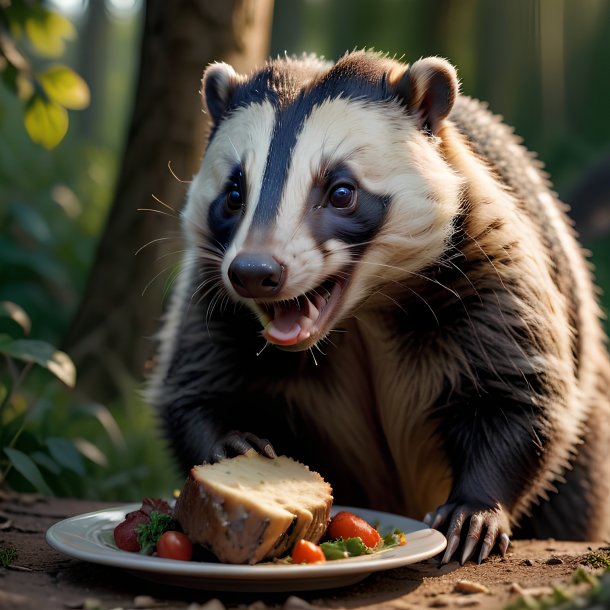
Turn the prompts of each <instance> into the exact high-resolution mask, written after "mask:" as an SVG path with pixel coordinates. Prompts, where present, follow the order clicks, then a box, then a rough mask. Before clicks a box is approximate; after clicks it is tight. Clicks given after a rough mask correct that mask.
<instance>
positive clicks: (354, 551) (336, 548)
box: [320, 529, 406, 561]
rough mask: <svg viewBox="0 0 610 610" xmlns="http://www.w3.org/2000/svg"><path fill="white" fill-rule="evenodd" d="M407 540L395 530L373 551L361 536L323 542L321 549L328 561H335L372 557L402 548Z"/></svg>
mask: <svg viewBox="0 0 610 610" xmlns="http://www.w3.org/2000/svg"><path fill="white" fill-rule="evenodd" d="M405 542H406V538H405V535H404V533H403V532H401V531H400V530H398V529H395V530H394V531H393V532H390V533H389V534H386V535H385V536H383V538H382V539H381V543H380V544H378V545H377V546H376V547H375V548H373V549H371V548H369V547H368V546H366V544H364V542H362V538H360V536H356V537H355V538H347V539H346V540H344V539H343V538H338V539H337V540H330V541H328V542H322V543H321V544H320V548H321V549H322V551H324V556H325V557H326V559H327V560H328V561H332V560H333V559H345V558H346V557H358V556H360V555H370V554H371V553H376V552H377V551H382V550H384V549H389V548H392V547H393V546H400V545H403V544H405Z"/></svg>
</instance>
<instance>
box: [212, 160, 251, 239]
mask: <svg viewBox="0 0 610 610" xmlns="http://www.w3.org/2000/svg"><path fill="white" fill-rule="evenodd" d="M245 205H246V181H245V176H244V171H243V169H242V168H241V166H236V167H235V168H234V169H233V171H232V172H231V174H230V176H229V177H228V179H227V182H226V183H225V185H224V188H223V190H222V191H221V192H220V193H219V194H218V196H217V197H216V198H215V199H214V201H212V203H211V205H210V208H209V211H208V227H209V228H210V232H211V234H212V237H213V238H214V240H215V241H216V243H217V244H218V245H219V246H221V247H222V248H223V250H224V249H226V248H227V247H228V246H229V244H230V243H231V240H232V239H233V236H234V235H235V231H236V230H237V227H238V226H239V221H240V220H241V218H242V217H243V213H244V210H245Z"/></svg>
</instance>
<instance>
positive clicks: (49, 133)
mask: <svg viewBox="0 0 610 610" xmlns="http://www.w3.org/2000/svg"><path fill="white" fill-rule="evenodd" d="M68 123H69V120H68V112H67V110H66V109H65V108H64V107H63V106H60V105H59V104H58V103H56V102H53V101H52V100H44V99H43V98H42V97H41V96H40V95H34V96H33V97H32V98H31V100H30V101H29V102H28V104H27V105H26V108H25V115H24V125H25V129H26V131H27V132H28V134H29V136H30V138H32V140H33V141H34V142H36V144H40V145H41V146H44V148H46V149H48V150H50V149H51V148H55V147H56V146H57V145H58V144H59V143H60V142H61V141H62V140H63V138H64V136H65V135H66V132H67V131H68Z"/></svg>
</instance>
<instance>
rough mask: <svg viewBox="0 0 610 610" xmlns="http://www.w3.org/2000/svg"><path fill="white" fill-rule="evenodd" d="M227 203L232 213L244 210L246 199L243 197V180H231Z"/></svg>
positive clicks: (228, 187)
mask: <svg viewBox="0 0 610 610" xmlns="http://www.w3.org/2000/svg"><path fill="white" fill-rule="evenodd" d="M225 201H226V204H227V208H228V209H229V210H230V211H231V212H237V211H239V210H241V209H242V207H243V205H244V198H243V195H242V185H241V180H240V179H239V178H231V180H230V181H229V184H227V194H226V197H225Z"/></svg>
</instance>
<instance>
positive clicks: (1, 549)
mask: <svg viewBox="0 0 610 610" xmlns="http://www.w3.org/2000/svg"><path fill="white" fill-rule="evenodd" d="M15 559H17V549H16V548H15V547H14V546H10V545H6V546H0V567H3V568H8V567H9V566H10V565H11V564H12V563H13V562H14V561H15Z"/></svg>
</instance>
